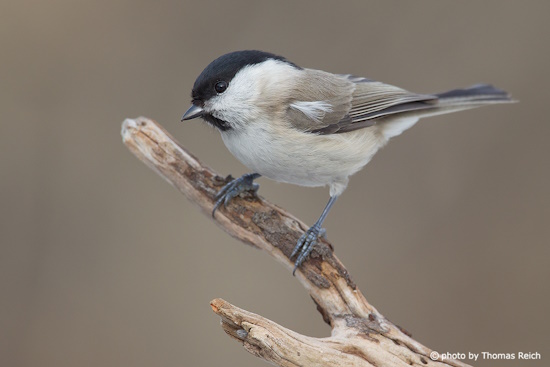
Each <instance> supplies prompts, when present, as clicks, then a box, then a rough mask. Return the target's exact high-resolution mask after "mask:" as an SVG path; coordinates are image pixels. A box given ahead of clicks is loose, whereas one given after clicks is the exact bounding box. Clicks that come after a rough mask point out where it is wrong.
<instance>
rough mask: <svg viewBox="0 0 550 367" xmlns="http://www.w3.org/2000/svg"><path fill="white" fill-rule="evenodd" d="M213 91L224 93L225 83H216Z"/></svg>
mask: <svg viewBox="0 0 550 367" xmlns="http://www.w3.org/2000/svg"><path fill="white" fill-rule="evenodd" d="M214 89H215V90H216V92H218V93H223V92H225V90H226V89H227V82H224V81H223V80H222V81H220V82H217V83H216V85H215V86H214Z"/></svg>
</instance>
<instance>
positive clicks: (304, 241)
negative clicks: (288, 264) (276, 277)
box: [290, 196, 338, 275]
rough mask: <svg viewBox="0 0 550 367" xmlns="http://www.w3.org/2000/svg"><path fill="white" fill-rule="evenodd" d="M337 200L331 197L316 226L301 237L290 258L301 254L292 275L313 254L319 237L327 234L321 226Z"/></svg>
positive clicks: (335, 197)
mask: <svg viewBox="0 0 550 367" xmlns="http://www.w3.org/2000/svg"><path fill="white" fill-rule="evenodd" d="M337 198H338V196H331V197H330V200H329V201H328V203H327V206H325V209H324V210H323V213H322V214H321V216H320V217H319V219H317V222H315V224H314V225H313V226H312V227H311V228H310V229H308V230H307V231H306V233H304V234H303V235H302V237H300V239H299V240H298V243H297V244H296V247H294V250H293V251H292V254H291V255H290V258H291V259H292V258H293V257H294V256H295V255H296V254H298V253H299V255H298V258H297V259H296V262H295V263H294V270H293V271H292V275H294V273H296V269H298V268H299V267H300V265H302V263H303V262H304V261H305V259H306V258H307V257H308V255H309V254H310V253H311V251H312V250H313V248H314V247H315V244H316V243H317V239H318V238H319V236H323V235H324V234H325V230H324V229H323V228H322V227H321V226H322V225H323V222H324V220H325V218H326V217H327V215H328V212H329V211H330V208H332V205H333V204H334V202H335V201H336V199H337Z"/></svg>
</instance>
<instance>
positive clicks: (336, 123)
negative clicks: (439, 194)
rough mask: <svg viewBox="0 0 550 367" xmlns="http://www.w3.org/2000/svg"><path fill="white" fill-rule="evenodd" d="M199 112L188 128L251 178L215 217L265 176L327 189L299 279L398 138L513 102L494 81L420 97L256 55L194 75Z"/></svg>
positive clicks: (302, 253) (229, 193) (302, 249)
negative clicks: (201, 130)
mask: <svg viewBox="0 0 550 367" xmlns="http://www.w3.org/2000/svg"><path fill="white" fill-rule="evenodd" d="M191 98H192V100H191V107H189V109H188V110H187V111H186V112H185V113H184V115H183V117H182V118H181V121H182V122H183V121H186V120H191V119H194V118H199V117H200V118H201V119H202V120H204V121H206V123H208V124H209V125H212V126H213V127H215V128H216V129H217V130H218V131H219V132H220V134H221V138H222V140H223V142H224V143H225V146H226V147H227V148H228V150H229V151H230V152H231V153H232V154H233V155H234V156H235V157H236V158H237V159H238V160H240V161H241V162H242V163H243V164H244V165H245V166H247V167H248V168H249V169H250V170H251V173H247V174H245V175H243V176H242V177H240V178H237V179H234V180H232V181H230V182H229V183H227V184H226V185H225V186H224V187H222V188H221V190H220V191H219V192H218V194H217V195H216V197H215V200H216V203H215V205H214V208H213V210H212V216H215V213H216V210H217V209H218V208H219V207H220V206H221V205H222V204H223V205H224V206H225V205H226V204H227V203H228V202H229V201H230V200H231V199H233V198H234V197H236V196H237V195H239V194H241V193H242V192H244V191H251V192H253V193H254V194H255V193H256V192H257V190H258V188H259V185H258V184H257V183H256V182H254V180H256V179H257V178H259V177H261V176H264V177H267V178H269V179H272V180H275V181H278V182H285V183H291V184H295V185H301V186H308V187H319V186H327V187H328V188H329V201H328V203H327V204H326V206H325V208H324V210H323V212H322V214H321V216H320V217H319V219H318V220H317V221H316V222H315V223H314V224H313V226H311V227H310V228H309V229H308V230H307V231H306V232H305V233H304V234H303V235H302V236H301V237H300V238H299V240H298V241H297V243H296V245H295V247H294V250H293V251H292V254H291V255H290V257H289V258H290V259H293V258H294V257H296V260H295V262H294V270H293V274H295V272H296V270H297V269H298V268H299V267H300V266H301V265H302V263H303V262H304V261H305V260H306V259H307V257H308V256H309V254H310V253H311V251H312V250H313V249H314V247H315V245H316V244H317V243H318V239H319V236H324V235H325V234H326V231H325V230H324V228H323V227H322V225H323V222H324V220H325V219H326V217H327V215H328V213H329V212H330V209H331V208H332V207H333V205H334V203H335V202H336V200H337V198H338V197H339V196H340V195H341V194H342V193H343V192H344V190H345V189H346V186H347V184H348V181H349V177H350V176H351V175H353V174H354V173H356V172H358V171H359V170H361V169H362V168H363V167H364V166H365V165H366V164H367V163H368V162H369V161H370V160H371V159H372V157H373V156H374V154H375V153H376V152H377V151H378V150H379V149H380V148H382V147H383V146H384V145H386V143H387V142H388V141H389V140H390V139H391V138H393V137H395V136H398V135H400V134H401V133H402V132H403V131H405V130H407V129H409V128H411V127H412V126H413V125H415V124H416V122H417V121H418V120H419V119H420V118H424V117H430V116H436V115H441V114H446V113H451V112H457V111H462V110H467V109H471V108H475V107H480V106H485V105H492V104H499V103H510V102H514V101H513V100H512V99H511V97H510V95H509V94H508V93H507V92H505V91H503V90H500V89H497V88H495V87H493V86H492V85H489V84H476V85H473V86H470V87H466V88H459V89H452V90H449V91H447V92H443V93H434V94H418V93H413V92H409V91H407V90H405V89H402V88H400V87H396V86H393V85H390V84H386V83H382V82H379V81H376V80H372V79H368V78H364V77H360V76H355V75H352V74H333V73H330V72H326V71H322V70H316V69H309V68H303V67H301V66H298V65H297V64H295V63H293V62H291V61H289V60H287V59H286V58H285V57H282V56H279V55H275V54H272V53H269V52H264V51H258V50H243V51H234V52H230V53H227V54H224V55H222V56H220V57H218V58H216V59H215V60H214V61H212V62H211V63H210V64H208V66H206V68H205V69H204V70H203V71H202V72H201V73H200V74H199V76H198V77H197V78H196V80H195V83H194V84H193V88H192V91H191Z"/></svg>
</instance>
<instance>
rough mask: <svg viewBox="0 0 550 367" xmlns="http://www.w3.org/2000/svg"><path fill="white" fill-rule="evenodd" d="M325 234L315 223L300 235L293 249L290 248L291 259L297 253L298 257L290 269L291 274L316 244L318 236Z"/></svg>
mask: <svg viewBox="0 0 550 367" xmlns="http://www.w3.org/2000/svg"><path fill="white" fill-rule="evenodd" d="M325 235H326V230H325V229H324V228H321V225H320V224H317V223H315V224H314V225H313V227H311V228H310V229H308V230H307V231H306V233H304V234H303V235H302V237H300V239H299V240H298V243H297V244H296V246H295V247H294V250H292V254H291V255H290V258H291V259H292V258H293V257H294V256H296V255H297V254H298V258H297V259H296V262H295V263H294V270H293V271H292V275H294V273H296V269H298V268H299V267H300V265H302V263H303V262H304V261H305V260H306V259H307V257H308V256H309V254H310V253H311V251H313V248H314V247H315V245H316V244H317V240H318V239H319V237H320V236H323V237H324V236H325Z"/></svg>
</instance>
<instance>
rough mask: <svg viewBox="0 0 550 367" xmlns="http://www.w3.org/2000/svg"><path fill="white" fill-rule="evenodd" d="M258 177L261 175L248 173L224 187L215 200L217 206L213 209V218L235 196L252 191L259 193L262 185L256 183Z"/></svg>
mask: <svg viewBox="0 0 550 367" xmlns="http://www.w3.org/2000/svg"><path fill="white" fill-rule="evenodd" d="M258 177H260V174H258V173H247V174H245V175H243V176H242V177H239V178H236V179H234V180H233V181H231V182H229V183H228V184H226V185H225V186H224V187H222V189H221V190H220V191H219V192H218V194H217V195H216V197H215V198H214V200H216V204H214V209H212V217H213V216H214V214H215V213H216V210H218V208H219V207H220V205H222V204H223V206H226V205H227V203H229V201H231V199H233V198H234V197H235V196H238V195H239V194H241V193H243V192H245V191H251V192H252V193H254V194H256V191H258V189H259V188H260V185H259V184H257V183H255V182H254V180H255V179H256V178H258Z"/></svg>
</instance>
